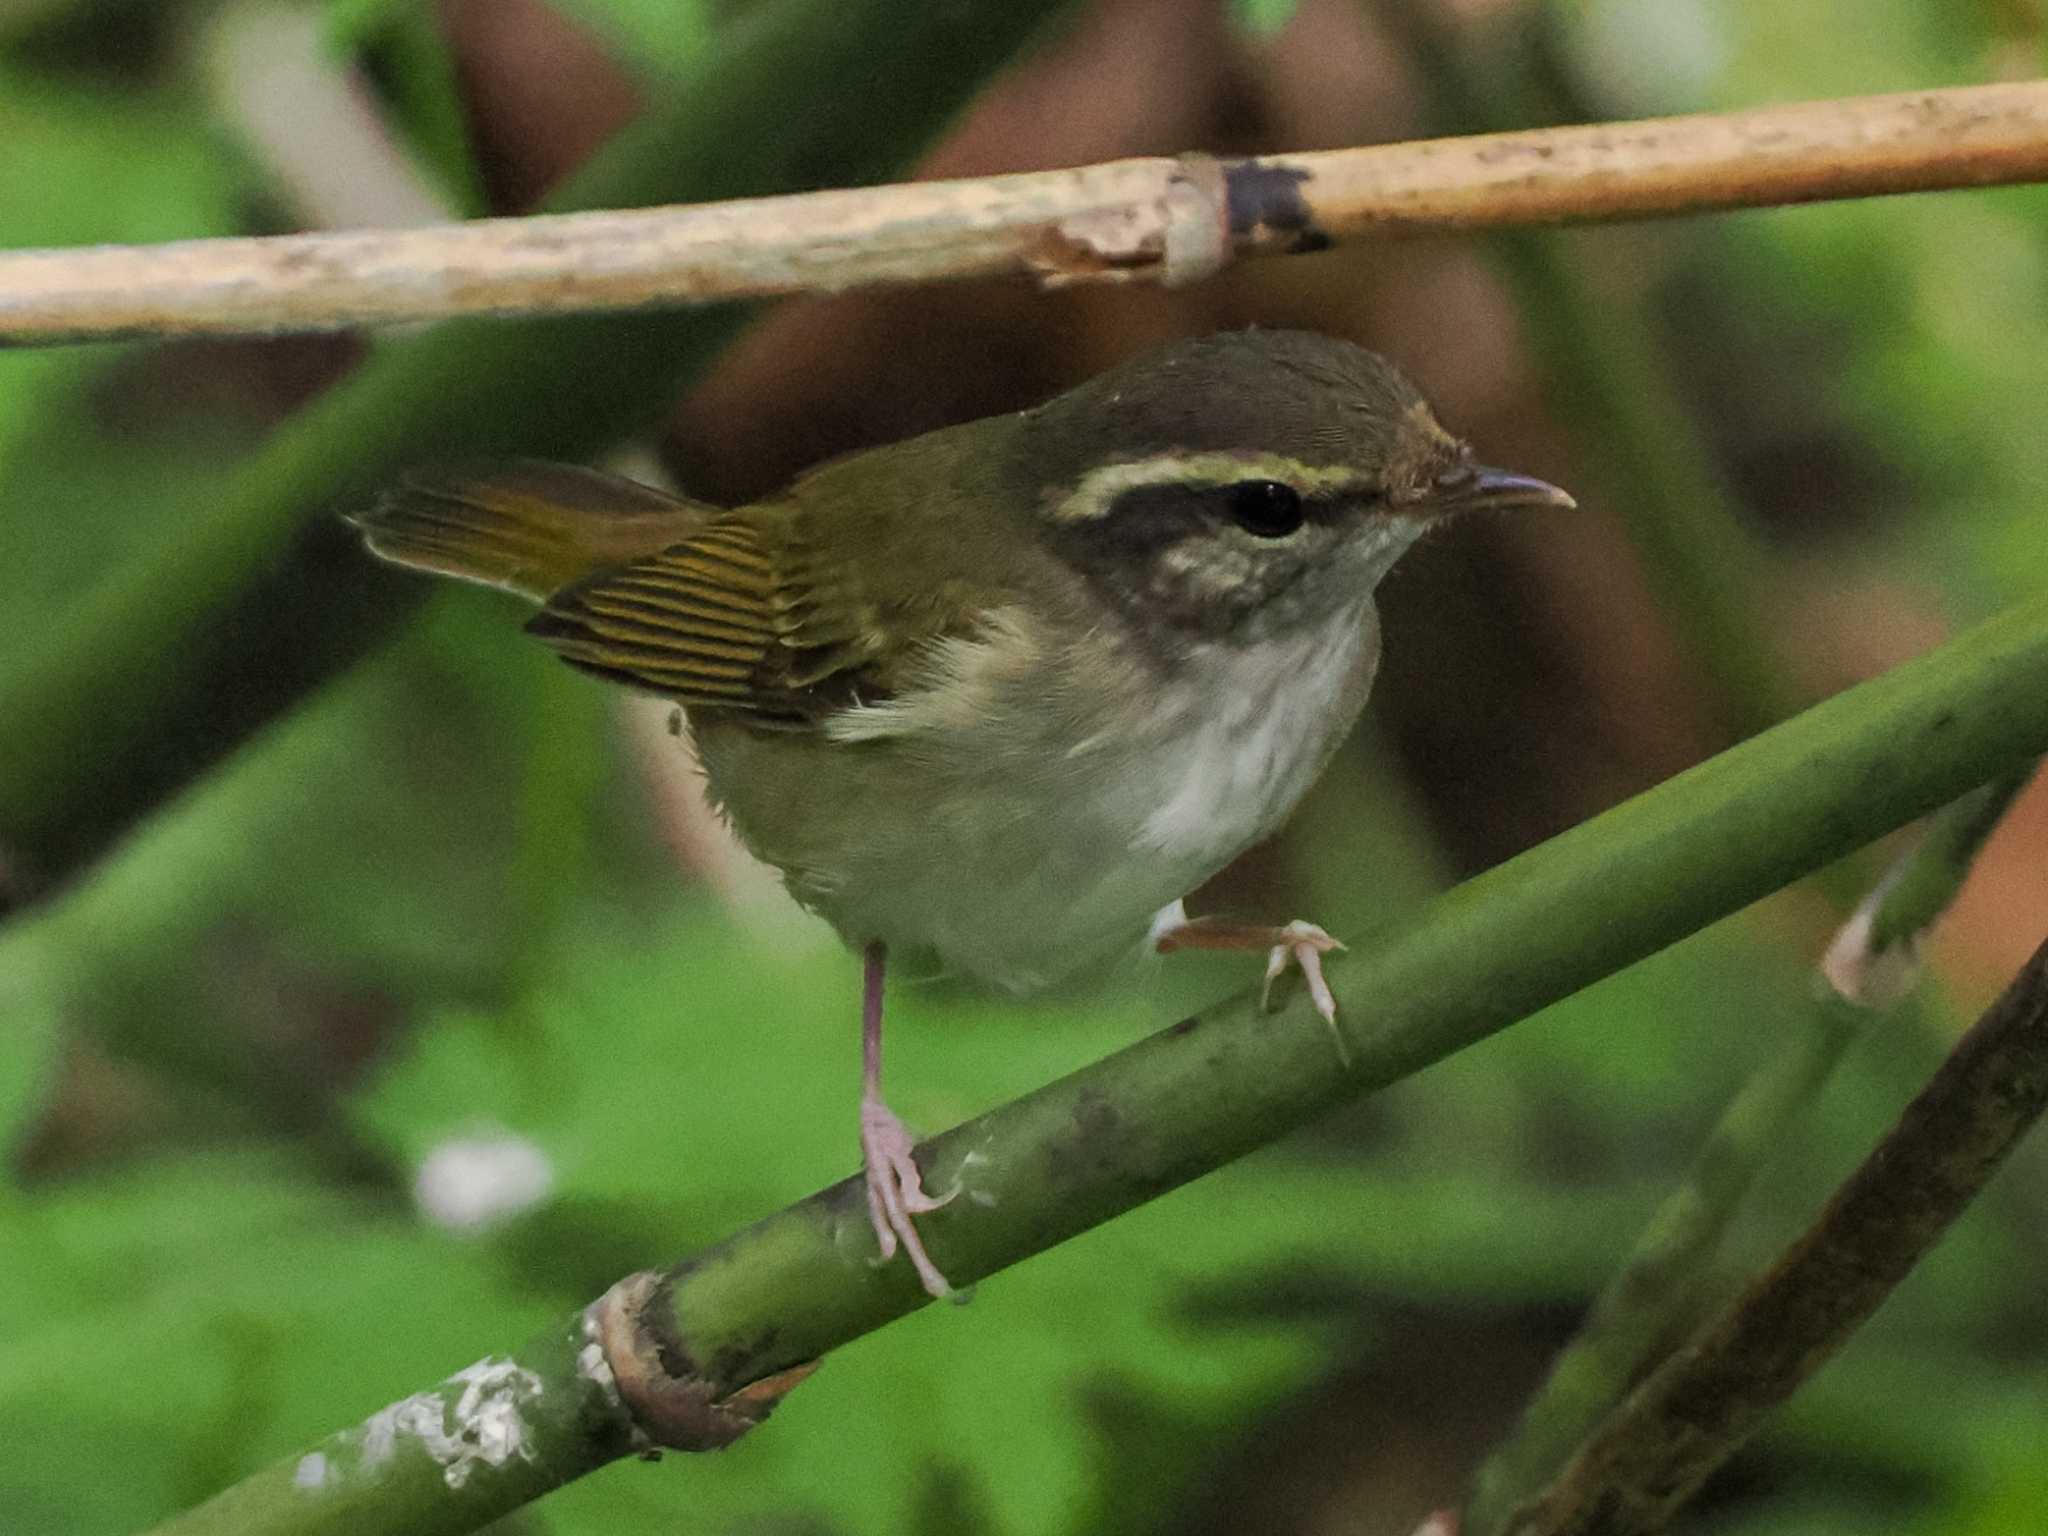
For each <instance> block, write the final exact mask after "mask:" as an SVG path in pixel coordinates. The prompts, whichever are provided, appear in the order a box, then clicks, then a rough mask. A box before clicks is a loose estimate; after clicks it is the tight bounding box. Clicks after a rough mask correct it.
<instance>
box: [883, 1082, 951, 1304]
mask: <svg viewBox="0 0 2048 1536" xmlns="http://www.w3.org/2000/svg"><path fill="white" fill-rule="evenodd" d="M915 1145H916V1138H914V1137H913V1136H912V1135H911V1134H910V1128H909V1127H908V1126H906V1125H905V1124H904V1123H903V1122H902V1121H901V1120H899V1119H898V1118H897V1117H896V1113H895V1111H893V1110H892V1109H890V1108H889V1106H888V1105H887V1104H884V1103H883V1102H882V1100H881V1098H880V1097H879V1096H878V1095H875V1094H872V1093H870V1094H863V1095H862V1096H861V1101H860V1151H861V1161H862V1164H863V1167H864V1170H865V1172H866V1175H867V1185H868V1217H869V1219H870V1220H872V1221H873V1222H874V1224H875V1242H876V1243H877V1244H878V1245H879V1246H880V1247H881V1250H882V1256H881V1258H880V1259H879V1260H878V1261H877V1262H879V1263H883V1264H886V1263H888V1262H889V1260H891V1259H893V1258H895V1257H896V1250H897V1248H898V1246H899V1245H900V1246H901V1247H902V1249H903V1251H904V1252H905V1253H906V1254H908V1255H909V1256H910V1262H911V1264H912V1265H913V1266H914V1267H915V1268H916V1270H917V1278H918V1279H919V1280H920V1281H922V1282H923V1283H924V1288H925V1290H926V1291H928V1292H929V1293H930V1294H931V1295H933V1296H937V1297H941V1298H944V1297H947V1296H950V1295H952V1294H953V1287H952V1286H951V1285H949V1284H947V1283H946V1277H945V1276H944V1275H942V1274H940V1273H939V1268H938V1266H937V1265H936V1264H934V1263H932V1261H931V1256H930V1255H929V1254H927V1253H926V1252H925V1251H924V1243H923V1242H922V1241H921V1240H920V1239H919V1238H918V1235H917V1227H916V1225H915V1224H914V1223H913V1222H912V1220H911V1218H912V1217H913V1216H919V1215H922V1214H923V1213H924V1212H926V1211H936V1210H938V1209H939V1208H940V1207H941V1206H943V1205H945V1204H946V1203H947V1202H949V1201H950V1200H952V1198H953V1197H954V1196H955V1195H957V1194H959V1193H960V1191H959V1190H957V1189H954V1190H949V1191H947V1192H946V1193H945V1194H943V1195H929V1194H926V1193H925V1188H924V1179H923V1175H922V1174H920V1173H919V1172H918V1167H917V1161H916V1159H915V1158H913V1157H912V1156H911V1155H910V1153H911V1149H912V1148H913V1147H914V1146H915Z"/></svg>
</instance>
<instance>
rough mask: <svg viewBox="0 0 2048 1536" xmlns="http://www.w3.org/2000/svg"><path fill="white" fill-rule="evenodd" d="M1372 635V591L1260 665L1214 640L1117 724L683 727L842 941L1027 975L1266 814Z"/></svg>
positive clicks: (1245, 842)
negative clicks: (853, 730)
mask: <svg viewBox="0 0 2048 1536" xmlns="http://www.w3.org/2000/svg"><path fill="white" fill-rule="evenodd" d="M1376 639H1377V636H1376V631H1375V627H1374V625H1373V623H1372V619H1371V616H1370V611H1369V610H1367V612H1366V613H1365V614H1364V615H1362V616H1349V617H1348V618H1347V620H1346V621H1345V622H1343V623H1341V624H1337V625H1332V626H1331V627H1330V628H1329V629H1328V630H1327V631H1325V632H1324V633H1322V634H1319V635H1316V636H1312V637H1304V639H1303V641H1302V642H1301V643H1300V645H1299V647H1298V649H1297V650H1295V651H1293V652H1290V653H1288V654H1286V655H1282V656H1277V657H1268V658H1264V661H1265V663H1266V664H1265V665H1263V666H1261V667H1260V668H1258V669H1257V675H1251V673H1250V672H1249V671H1248V669H1247V667H1246V666H1245V665H1243V664H1242V658H1237V657H1228V658H1222V659H1221V660H1219V663H1218V665H1217V666H1215V667H1214V668H1208V667H1203V668H1198V669H1195V670H1194V671H1193V672H1192V674H1191V675H1189V676H1187V677H1185V678H1184V679H1182V680H1181V681H1180V682H1178V683H1177V684H1175V685H1174V686H1173V687H1171V688H1169V689H1164V690H1161V691H1160V693H1159V694H1158V695H1157V696H1156V697H1154V698H1152V699H1150V700H1146V701H1141V702H1140V705H1139V707H1137V708H1136V710H1135V711H1134V712H1133V713H1131V714H1130V715H1129V717H1128V719H1129V728H1128V729H1124V730H1121V731H1118V732H1115V733H1107V732H1102V731H1091V732H1088V733H1085V734H1083V733H1081V732H1078V731H1075V732H1065V733H1063V732H1062V731H1061V730H1060V729H1059V728H1058V726H1057V725H1056V724H1055V723H1054V722H1053V721H1052V720H1047V721H1045V722H1044V725H1045V728H1044V729H1034V728H1032V716H1031V715H1030V713H1029V711H1030V708H1031V701H1030V700H1027V699H1024V698H1017V699H1014V700H1011V699H1005V700H1002V701H1000V702H1001V703H1002V704H1005V705H1009V706H1011V707H1010V708H1009V709H1008V710H1007V711H1005V710H1002V709H998V710H997V711H995V712H994V718H997V719H1000V720H1002V721H1005V722H1007V728H998V729H988V730H982V729H975V730H972V731H970V732H967V733H964V734H963V733H962V732H960V731H958V730H956V729H947V730H924V731H918V730H911V731H906V732H904V733H901V734H896V733H891V734H888V735H882V736H878V737H877V738H876V739H872V740H861V741H833V742H828V741H824V740H821V739H819V738H817V737H815V736H793V735H760V734H754V733H749V732H747V731H745V730H743V729H741V728H739V727H737V726H733V725H730V724H725V723H722V722H716V721H706V722H703V723H700V724H698V725H697V727H696V731H695V734H696V736H697V741H698V750H699V751H700V753H701V754H702V756H703V759H704V765H705V771H706V775H707V779H708V785H709V789H710V792H711V794H712V796H713V798H714V799H715V800H717V801H718V802H719V803H720V804H721V805H722V806H723V807H724V808H725V810H726V812H727V814H728V815H729V816H730V818H731V820H732V823H733V826H734V828H735V830H736V831H738V833H739V834H740V836H741V838H742V839H743V840H744V841H745V842H746V843H747V844H748V846H749V847H751V848H752V849H753V850H754V851H755V852H756V853H757V854H759V855H760V856H761V857H762V858H764V859H765V860H767V861H768V862H769V863H771V864H773V865H775V866H777V867H778V868H779V869H781V870H782V872H783V875H784V879H785V880H786V882H787V883H788V885H789V888H790V891H791V893H792V894H793V895H794V896H795V897H796V898H797V899H798V900H799V901H800V902H802V903H803V904H804V905H805V906H807V907H809V908H811V909H812V910H813V911H815V912H817V913H819V914H820V915H821V916H823V917H824V918H826V919H827V920H828V921H829V922H831V923H832V925H833V926H834V927H835V928H837V929H838V931H839V932H840V934H841V935H842V936H843V937H844V938H846V939H847V941H848V942H850V943H853V944H865V943H867V942H870V941H872V940H877V939H879V940H881V941H882V942H884V943H886V944H887V945H888V946H889V947H890V950H891V953H892V957H893V958H895V959H896V960H898V961H899V962H901V963H902V965H903V967H904V968H905V969H907V970H939V971H943V972H946V973H950V974H956V975H961V976H965V977H968V978H971V979H973V980H976V981H979V982H982V983H984V984H987V985H990V986H993V987H997V988H1000V989H1002V990H1005V991H1014V992H1024V991H1032V990H1036V989H1038V988H1041V987H1045V986H1049V985H1051V984H1053V983H1055V982H1058V981H1060V980H1062V979H1064V978H1067V977H1069V976H1071V975H1074V974H1075V973H1077V972H1084V971H1087V970H1090V969H1095V968H1100V967H1102V966H1103V965H1105V964H1106V963H1108V962H1110V961H1113V960H1115V959H1116V958H1118V957H1120V956H1122V955H1124V954H1126V953H1128V952H1130V951H1131V950H1133V949H1135V948H1136V947H1137V946H1138V945H1139V944H1140V943H1141V942H1142V940H1143V939H1144V937H1145V935H1146V932H1147V930H1148V928H1149V926H1150V924H1151V922H1152V920H1153V918H1154V916H1155V915H1156V914H1157V913H1158V912H1159V911H1160V910H1161V909H1162V908H1164V907H1166V906H1168V905H1169V904H1170V903H1172V902H1175V901H1177V900H1179V899H1180V898H1181V897H1183V896H1185V895H1186V894H1187V893H1188V892H1189V891H1190V890H1192V889H1193V888H1194V887H1196V886H1197V885H1200V884H1201V883H1202V882H1203V881H1204V880H1206V879H1208V878H1209V877H1210V876H1212V875H1214V874H1215V873H1216V872H1217V871H1218V870H1220V869H1221V868H1222V867H1223V866H1224V865H1225V864H1227V863H1228V862H1229V861H1230V860H1231V859H1232V858H1234V857H1236V855H1237V854H1238V853H1240V852H1242V851H1243V850H1244V849H1245V848H1246V847H1248V846H1249V845H1250V844H1252V843H1253V842H1256V841H1258V840H1259V839H1261V838H1263V837H1266V836H1268V835H1270V834H1271V833H1272V832H1273V831H1274V830H1275V829H1276V828H1277V827H1278V826H1279V825H1280V823H1281V822H1282V821H1283V820H1284V819H1285V818H1286V816H1287V814H1288V812H1289V811H1290V810H1292V809H1293V807H1294V805H1295V803H1296V802H1297V801H1298V800H1299V799H1300V798H1301V796H1302V795H1303V794H1304V793H1306V792H1307V790H1308V788H1309V786H1310V785H1311V784H1312V783H1313V782H1314V781H1315V778H1316V776H1317V775H1318V774H1319V773H1320V772H1321V770H1322V767H1323V765H1324V763H1325V762H1326V761H1327V760H1328V758H1329V754H1330V752H1331V751H1332V750H1333V749H1334V748H1335V746H1336V744H1337V743H1338V742H1339V741H1341V740H1342V738H1343V736H1344V734H1345V733H1346V732H1347V731H1348V730H1349V728H1350V726H1351V724H1352V723H1353V721H1354V720H1355V719H1356V716H1357V713H1358V709H1359V706H1360V705H1361V704H1362V703H1363V701H1364V697H1365V693H1366V689H1367V687H1368V686H1369V684H1370V681H1371V673H1372V664H1373V660H1374V659H1375V657H1376V656H1377V650H1378V647H1377V643H1376ZM1276 663H1277V664H1278V667H1279V671H1278V674H1277V675H1275V664H1276ZM1068 735H1071V736H1072V737H1073V738H1074V739H1066V737H1067V736H1068Z"/></svg>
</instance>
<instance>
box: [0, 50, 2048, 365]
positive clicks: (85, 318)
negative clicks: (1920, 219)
mask: <svg viewBox="0 0 2048 1536" xmlns="http://www.w3.org/2000/svg"><path fill="white" fill-rule="evenodd" d="M2044 178H2048V82H2041V81H2027V82H2020V83H2011V84H1999V85H1980V86H1964V87H1957V88H1952V89H1947V90H1933V91H1911V92H1906V93H1902V94H1897V95H1888V96H1865V97H1852V98H1846V99H1843V100H1838V101H1817V102H1800V103H1795V104H1791V105H1784V106H1771V107H1762V108H1757V109H1755V110H1752V111H1746V112H1733V113H1726V114H1718V115H1715V114H1702V115H1698V116H1691V117H1672V118H1657V119H1650V120H1645V121H1640V122H1627V123H1603V124H1596V125H1592V126H1587V127H1572V128H1550V129H1543V130H1538V131H1534V132H1525V133H1492V134H1480V135H1474V136H1470V137H1465V138H1450V139H1434V140H1426V141H1422V142H1418V143H1408V144H1384V145H1371V146H1367V147H1364V148H1358V149H1343V150H1331V151H1325V152H1322V153H1315V154H1297V155H1271V156H1262V157H1259V158H1256V159H1249V160H1230V161H1214V160H1209V159H1206V158H1204V157H1201V156H1183V157H1181V158H1179V159H1167V158H1155V159H1142V160H1117V161H1111V162H1108V163H1106V164H1101V165H1092V166H1082V167H1079V168H1076V169H1071V170H1058V171H1042V172H1036V173H1031V174H1026V175H1009V176H990V177H984V178H981V179H978V180H971V181H944V182H924V183H915V184H909V185H900V186H883V187H869V188H861V189H856V190H841V191H829V192H809V193H803V194H798V195H793V196H783V197H763V198H750V199H744V200H740V201H734V202H721V203H707V204H701V205H698V206H694V207H668V208H653V209H634V210H625V211H603V212H585V213H568V214H553V215H541V216H534V217H529V218H521V219H480V220H477V221H475V222H473V223H468V224H458V225H452V226H448V227H443V228H431V229H400V230H364V231H347V232H339V233H336V232H326V233H318V234H303V235H280V236H273V237H269V238H257V239H227V240H195V241H186V242H180V243H174V244H169V245H157V246H99V247H92V248H85V249H66V250H32V251H17V252H13V253H0V346H4V345H15V346H32V345H38V346H47V345H53V344H58V343H64V342H76V341H86V340H94V339H105V338H109V337H117V336H190V335H217V334H223V333H231V332H246V331H258V332H267V331H294V330H327V329H335V328H338V327H344V326H370V325H391V324H397V323H400V322H404V321H416V320H424V319H434V318H441V317H446V316H451V315H480V314H498V315H506V314H535V315H539V314H568V313H582V312H589V311H592V310H622V309H636V308H644V307H647V306H651V305H658V304H665V305H675V304H704V303H711V302H715V301H719V300H728V299H740V298H764V297H770V296H774V295H780V294H789V293H800V292H838V291H841V290H844V289H848V288H856V287H865V286H873V285H877V284H892V283H916V282H934V281H938V280H941V279H960V278H970V277H991V276H1004V275H1014V276H1025V277H1030V278H1035V279H1037V280H1038V281H1040V282H1043V283H1047V284H1055V285H1057V284H1065V283H1075V282H1103V281H1113V282H1120V281H1129V280H1132V279H1152V280H1158V281H1163V282H1167V283H1177V282H1186V281H1190V280H1192V279H1195V278H1199V277H1204V276H1207V275H1208V274H1210V273H1211V272H1213V271H1215V270H1216V269H1217V268H1218V267H1220V266H1222V265H1223V264H1224V263H1226V262H1227V261H1228V260H1229V259H1230V257H1231V256H1232V255H1233V254H1236V253H1245V254H1276V253H1281V254H1288V253H1295V252H1302V251H1314V250H1322V249H1325V248H1326V247H1328V246H1331V245H1334V244H1345V243H1350V242H1354V241H1358V240H1362V239H1367V238H1370V237H1372V236H1375V235H1379V234H1382V233H1387V232H1401V231H1418V230H1461V229H1485V228H1493V227H1497V226H1502V225H1516V224H1544V223H1558V222H1564V221H1586V220H1600V219H1624V218H1645V217H1650V216H1655V215H1665V214H1677V213H1693V212H1699V211H1703V210H1708V209H1721V208H1739V207H1759V206H1766V205H1775V204H1783V203H1800V202H1813V201H1818V200H1822V199H1829V198H1845V197H1871V196H1877V195H1881V194H1888V193H1898V192H1927V191H1935V190H1942V189H1948V188H1955V187H1971V186H1987V185H1993V184H1999V183H2010V182H2025V181H2039V180H2042V179H2044Z"/></svg>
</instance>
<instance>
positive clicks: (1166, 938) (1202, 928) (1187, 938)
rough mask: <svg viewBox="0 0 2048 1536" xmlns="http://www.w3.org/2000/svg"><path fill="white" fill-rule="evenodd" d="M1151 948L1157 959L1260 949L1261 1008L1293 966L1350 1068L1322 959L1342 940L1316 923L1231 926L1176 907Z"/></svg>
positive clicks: (1165, 915) (1157, 927)
mask: <svg viewBox="0 0 2048 1536" xmlns="http://www.w3.org/2000/svg"><path fill="white" fill-rule="evenodd" d="M1152 943H1153V946H1154V947H1155V948H1157V949H1158V951H1159V952H1160V953H1161V954H1165V953H1167V952H1168V951H1169V950H1175V949H1263V950H1265V951H1266V984H1265V987H1264V988H1263V989H1262V990H1261V991H1260V993H1259V1006H1260V1007H1261V1008H1270V1007H1271V1006H1272V1001H1273V983H1274V982H1276V981H1278V980H1279V979H1280V977H1281V974H1282V973H1283V972H1285V971H1286V969H1287V967H1288V966H1289V965H1290V964H1292V965H1295V966H1298V967H1299V968H1300V970H1301V979H1302V980H1303V981H1304V982H1305V983H1307V985H1308V995H1309V998H1310V1000H1311V1001H1313V1002H1314V1003H1315V1005H1316V1012H1317V1013H1319V1014H1321V1015H1322V1016H1323V1022H1324V1023H1325V1024H1327V1025H1329V1026H1330V1035H1331V1038H1332V1039H1334V1040H1335V1041H1336V1042H1337V1058H1338V1060H1339V1061H1341V1062H1342V1063H1343V1064H1344V1065H1345V1066H1346V1067H1349V1066H1350V1065H1351V1048H1350V1046H1349V1045H1347V1044H1346V1043H1345V1040H1344V1033H1343V1031H1342V1030H1340V1029H1338V1028H1337V999H1336V997H1335V995H1334V994H1332V993H1331V991H1330V984H1329V982H1327V981H1325V980H1324V979H1323V956H1324V955H1327V954H1328V953H1330V951H1331V950H1333V949H1342V948H1343V947H1344V945H1343V942H1342V941H1341V940H1338V939H1335V938H1332V937H1331V936H1330V934H1329V932H1328V931H1327V930H1325V929H1323V928H1321V927H1319V926H1318V925H1317V924H1315V923H1304V922H1301V921H1299V920H1297V921H1295V922H1291V923H1280V924H1277V925H1276V924H1272V923H1231V922H1219V921H1217V920H1216V919H1214V918H1207V917H1196V918H1190V917H1188V916H1187V915H1186V914H1185V910H1184V909H1183V908H1182V907H1181V904H1180V903H1179V902H1175V903H1174V904H1173V905H1172V906H1171V907H1168V908H1167V909H1166V911H1164V912H1162V913H1160V915H1159V920H1158V921H1156V922H1155V923H1154V925H1153V930H1152Z"/></svg>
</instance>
